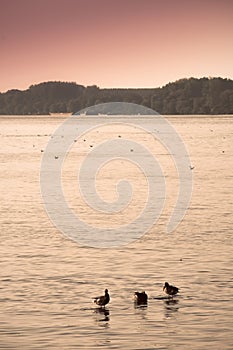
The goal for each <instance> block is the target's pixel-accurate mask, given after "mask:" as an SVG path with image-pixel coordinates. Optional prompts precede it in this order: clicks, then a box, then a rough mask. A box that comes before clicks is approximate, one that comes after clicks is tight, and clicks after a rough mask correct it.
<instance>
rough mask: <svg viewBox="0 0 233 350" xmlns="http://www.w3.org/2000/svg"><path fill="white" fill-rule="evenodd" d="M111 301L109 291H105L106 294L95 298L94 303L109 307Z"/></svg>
mask: <svg viewBox="0 0 233 350" xmlns="http://www.w3.org/2000/svg"><path fill="white" fill-rule="evenodd" d="M109 301H110V295H109V294H108V290H107V289H105V294H104V295H102V296H100V297H96V298H94V303H96V304H97V305H99V306H101V307H102V306H104V307H105V305H107V304H108V303H109Z"/></svg>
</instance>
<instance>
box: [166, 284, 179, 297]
mask: <svg viewBox="0 0 233 350" xmlns="http://www.w3.org/2000/svg"><path fill="white" fill-rule="evenodd" d="M163 291H164V292H165V293H166V294H168V295H169V296H173V295H176V294H177V293H178V292H179V288H177V287H175V286H172V285H170V284H169V283H168V282H165V284H164V286H163Z"/></svg>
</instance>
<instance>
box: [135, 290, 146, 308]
mask: <svg viewBox="0 0 233 350" xmlns="http://www.w3.org/2000/svg"><path fill="white" fill-rule="evenodd" d="M147 300H148V296H147V294H146V292H144V291H143V292H135V293H134V301H135V304H137V305H146V304H147Z"/></svg>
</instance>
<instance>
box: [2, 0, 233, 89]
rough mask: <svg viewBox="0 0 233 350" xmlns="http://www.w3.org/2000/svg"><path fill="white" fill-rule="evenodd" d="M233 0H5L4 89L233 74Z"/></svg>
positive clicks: (147, 83) (143, 83)
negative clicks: (42, 83)
mask: <svg viewBox="0 0 233 350" xmlns="http://www.w3.org/2000/svg"><path fill="white" fill-rule="evenodd" d="M232 18H233V0H0V92H5V91H7V90H9V89H20V90H25V89H27V88H28V87H29V86H30V85H32V84H38V83H40V82H45V81H72V82H76V83H78V84H82V85H85V86H87V85H98V86H99V87H101V88H110V87H123V88H124V87H129V88H130V87H134V88H135V87H142V88H147V87H148V88H150V87H159V86H163V85H165V84H167V83H168V82H172V81H175V80H178V79H182V78H188V77H197V78H200V77H204V76H205V77H208V76H211V77H215V76H217V77H219V76H220V77H223V78H230V79H233V64H232V63H233V20H232Z"/></svg>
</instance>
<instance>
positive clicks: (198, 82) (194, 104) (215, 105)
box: [0, 78, 233, 115]
mask: <svg viewBox="0 0 233 350" xmlns="http://www.w3.org/2000/svg"><path fill="white" fill-rule="evenodd" d="M106 102H131V103H136V104H139V105H143V106H145V107H149V108H152V109H153V110H155V111H157V112H158V113H160V114H233V80H230V79H223V78H199V79H197V78H188V79H186V78H185V79H180V80H177V81H175V82H172V83H169V84H167V85H165V86H163V87H160V88H108V89H106V88H104V89H101V88H99V87H98V86H96V85H92V86H87V87H85V86H83V85H78V84H77V83H74V82H60V81H49V82H44V83H40V84H37V85H31V86H30V87H29V88H28V89H27V90H23V91H22V90H16V89H13V90H9V91H7V92H5V93H0V114H1V115H35V114H38V115H41V114H42V115H43V114H44V115H47V114H49V113H66V112H71V113H75V112H78V111H80V110H81V109H84V108H86V107H89V106H93V105H95V104H99V103H106Z"/></svg>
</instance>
